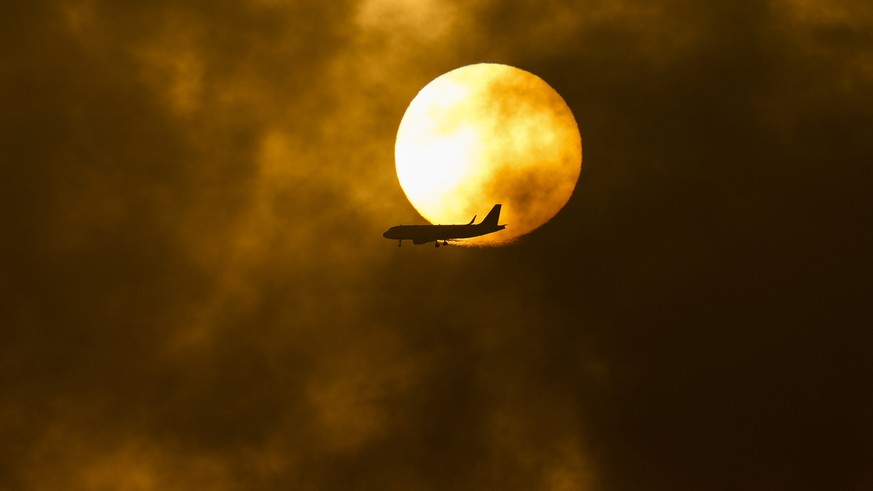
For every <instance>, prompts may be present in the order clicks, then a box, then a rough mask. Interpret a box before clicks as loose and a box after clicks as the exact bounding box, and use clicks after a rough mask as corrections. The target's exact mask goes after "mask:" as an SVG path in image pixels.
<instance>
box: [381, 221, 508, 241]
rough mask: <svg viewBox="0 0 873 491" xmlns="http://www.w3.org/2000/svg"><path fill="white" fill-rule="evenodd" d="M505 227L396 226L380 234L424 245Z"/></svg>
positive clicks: (477, 234)
mask: <svg viewBox="0 0 873 491" xmlns="http://www.w3.org/2000/svg"><path fill="white" fill-rule="evenodd" d="M504 228H506V225H497V226H496V227H483V226H482V225H398V226H396V227H391V228H389V229H388V231H387V232H385V233H384V234H382V236H383V237H385V238H386V239H395V240H411V241H412V243H413V244H416V245H418V244H426V243H428V242H436V241H438V240H451V239H469V238H470V237H479V236H480V235H485V234H490V233H493V232H497V231H499V230H503V229H504Z"/></svg>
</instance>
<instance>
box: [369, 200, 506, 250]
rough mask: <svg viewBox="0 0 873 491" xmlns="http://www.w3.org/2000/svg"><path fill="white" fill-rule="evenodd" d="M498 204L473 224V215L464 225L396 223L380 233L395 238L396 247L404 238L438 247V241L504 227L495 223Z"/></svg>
mask: <svg viewBox="0 0 873 491" xmlns="http://www.w3.org/2000/svg"><path fill="white" fill-rule="evenodd" d="M500 206H501V205H499V204H497V205H494V207H493V208H491V211H489V212H488V215H486V216H485V219H484V220H482V222H481V223H478V224H475V225H474V224H473V222H475V221H476V217H475V216H474V217H473V219H472V220H470V223H468V224H466V225H397V226H396V227H391V228H389V229H388V230H387V231H386V232H385V233H384V234H382V237H385V238H386V239H394V240H396V241H397V247H400V246H401V245H403V241H404V240H411V241H412V243H413V244H415V245H421V244H427V243H428V242H433V243H434V247H439V246H440V241H442V243H443V244H442V245H446V246H447V245H449V242H448V241H449V240H450V239H467V238H470V237H478V236H480V235H485V234H490V233H493V232H497V231H499V230H503V229H504V228H506V225H497V219H498V218H499V217H500Z"/></svg>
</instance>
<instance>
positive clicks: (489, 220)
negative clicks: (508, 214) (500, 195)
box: [479, 204, 501, 227]
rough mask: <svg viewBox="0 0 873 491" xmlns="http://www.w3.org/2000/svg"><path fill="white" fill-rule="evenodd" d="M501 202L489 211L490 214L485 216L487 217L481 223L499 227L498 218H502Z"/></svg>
mask: <svg viewBox="0 0 873 491" xmlns="http://www.w3.org/2000/svg"><path fill="white" fill-rule="evenodd" d="M500 207H501V205H500V204H496V205H494V208H491V211H489V212H488V215H486V216H485V219H484V220H482V223H480V224H479V225H485V226H486V227H497V220H498V219H500Z"/></svg>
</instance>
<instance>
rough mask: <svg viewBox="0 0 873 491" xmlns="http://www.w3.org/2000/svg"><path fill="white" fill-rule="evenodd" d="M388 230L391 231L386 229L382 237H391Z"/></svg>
mask: <svg viewBox="0 0 873 491" xmlns="http://www.w3.org/2000/svg"><path fill="white" fill-rule="evenodd" d="M388 232H390V230H386V231H385V233H384V234H382V237H385V238H386V239H387V238H389V237H388Z"/></svg>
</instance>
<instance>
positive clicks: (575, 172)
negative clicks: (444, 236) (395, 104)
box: [395, 63, 582, 245]
mask: <svg viewBox="0 0 873 491" xmlns="http://www.w3.org/2000/svg"><path fill="white" fill-rule="evenodd" d="M395 161H396V166H397V178H398V179H399V180H400V186H401V187H402V188H403V191H404V193H406V196H407V198H409V201H410V202H411V203H412V205H413V206H414V207H415V209H416V210H418V212H419V213H421V215H422V216H423V217H424V218H425V219H427V220H428V221H429V222H431V223H434V224H439V223H442V224H451V223H462V222H463V223H466V222H468V221H469V220H470V218H472V217H473V215H479V219H481V218H482V217H483V216H484V214H485V213H487V212H488V210H490V209H491V207H492V206H493V205H494V204H495V203H502V204H503V211H502V214H501V217H500V223H501V224H503V223H505V224H507V227H506V230H503V231H501V232H499V233H495V234H490V235H486V236H482V237H476V238H473V239H466V240H464V241H462V242H461V243H462V244H463V243H468V244H478V245H501V244H506V243H508V242H511V241H512V240H514V239H516V238H518V237H520V236H522V235H525V234H527V233H530V232H531V231H533V230H535V229H537V228H539V227H540V226H542V225H543V224H544V223H546V222H548V221H549V220H550V219H551V218H552V217H553V216H555V214H557V213H558V212H559V211H560V210H561V208H563V207H564V205H565V204H567V201H568V200H569V199H570V196H571V195H572V194H573V190H574V189H575V187H576V181H577V180H578V179H579V173H580V171H581V169H582V140H581V137H580V136H579V127H578V125H577V124H576V120H575V118H574V117H573V113H572V112H571V111H570V108H569V107H567V104H566V103H565V102H564V100H563V99H562V98H561V96H560V95H559V94H558V93H557V92H556V91H555V90H554V89H552V87H550V86H549V84H547V83H546V82H545V81H543V80H542V79H541V78H539V77H537V76H536V75H534V74H532V73H530V72H526V71H524V70H521V69H519V68H515V67H511V66H508V65H500V64H493V63H479V64H475V65H467V66H464V67H461V68H457V69H455V70H452V71H450V72H448V73H445V74H443V75H441V76H439V77H437V78H436V79H434V80H433V81H431V82H430V83H429V84H427V85H426V86H425V87H424V88H423V89H421V91H420V92H419V93H418V95H417V96H416V97H415V98H414V99H413V100H412V102H411V103H410V104H409V107H408V108H407V109H406V113H405V114H404V115H403V119H402V120H401V121H400V128H399V129H398V131H397V142H396V144H395ZM477 221H478V219H477Z"/></svg>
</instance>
